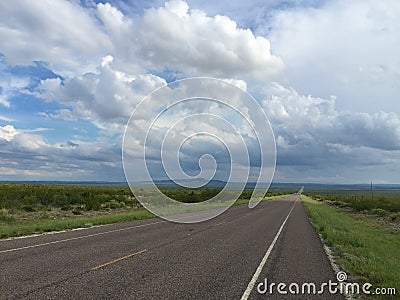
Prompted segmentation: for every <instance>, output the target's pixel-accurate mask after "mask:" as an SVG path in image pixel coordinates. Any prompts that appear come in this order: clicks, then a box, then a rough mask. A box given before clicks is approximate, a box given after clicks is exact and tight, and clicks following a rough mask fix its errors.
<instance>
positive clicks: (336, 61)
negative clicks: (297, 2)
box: [264, 0, 400, 114]
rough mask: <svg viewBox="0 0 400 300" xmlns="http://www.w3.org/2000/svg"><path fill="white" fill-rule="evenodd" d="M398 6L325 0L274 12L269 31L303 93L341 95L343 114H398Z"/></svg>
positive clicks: (391, 0) (287, 77) (287, 78)
mask: <svg viewBox="0 0 400 300" xmlns="http://www.w3.org/2000/svg"><path fill="white" fill-rule="evenodd" d="M399 14H400V2H399V1H396V0H388V1H380V2H379V3H376V2H375V1H369V0H368V1H364V0H356V1H346V0H334V1H325V2H323V3H321V4H320V5H319V6H318V7H307V6H306V7H304V6H298V7H296V8H292V9H282V10H278V11H275V12H273V14H272V18H271V19H270V22H269V23H268V24H264V26H265V32H266V33H267V34H268V36H269V39H270V40H271V45H272V49H273V50H274V52H275V53H276V54H277V55H279V56H280V57H282V59H283V60H284V62H285V65H286V68H285V71H284V75H283V76H282V77H281V79H280V80H282V82H286V83H287V84H289V85H290V86H292V87H294V88H295V89H296V90H298V91H300V92H301V93H304V94H308V93H310V94H312V95H319V96H321V97H325V98H326V97H329V96H330V95H336V96H337V105H338V107H340V108H341V109H349V110H353V111H354V110H356V111H365V112H370V113H373V112H377V111H379V110H385V111H394V112H396V113H398V114H399V113H400V110H399V106H398V105H397V103H398V97H399V93H398V91H399V88H400V85H399V82H400V61H399V60H398V52H399V49H400V39H399V38H398V33H399V32H400V19H399V18H398V15H399Z"/></svg>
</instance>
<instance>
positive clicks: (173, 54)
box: [97, 1, 283, 78]
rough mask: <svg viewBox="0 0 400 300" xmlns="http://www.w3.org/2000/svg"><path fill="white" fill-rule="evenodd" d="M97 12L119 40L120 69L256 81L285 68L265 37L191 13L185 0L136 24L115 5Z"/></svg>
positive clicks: (100, 7)
mask: <svg viewBox="0 0 400 300" xmlns="http://www.w3.org/2000/svg"><path fill="white" fill-rule="evenodd" d="M97 10H98V16H99V18H100V19H101V20H102V22H103V23H104V24H105V26H106V28H107V30H108V32H109V35H110V37H111V39H112V41H113V44H114V55H115V61H116V63H118V64H119V67H122V66H125V67H128V68H133V66H135V65H137V64H139V62H140V63H141V64H143V66H144V67H146V68H148V69H157V70H164V69H173V70H179V71H182V72H184V73H186V74H196V75H213V76H222V77H223V76H229V77H233V76H241V77H243V76H248V77H256V78H265V77H269V76H272V75H274V74H276V73H277V72H279V71H280V70H281V69H282V67H283V63H282V61H281V60H280V58H278V57H276V56H273V55H272V54H271V52H270V44H269V41H268V40H267V39H266V38H265V37H261V36H254V34H253V33H252V31H251V30H249V29H240V28H238V27H237V24H236V23H235V21H233V20H231V19H229V18H228V17H226V16H222V15H217V16H215V17H208V16H207V15H206V14H205V13H204V12H202V11H200V10H189V7H188V5H187V3H186V2H183V1H170V2H167V3H166V5H165V7H160V8H157V9H153V8H151V9H149V10H147V11H146V12H145V14H144V15H143V17H140V18H136V19H135V20H132V19H129V18H127V17H126V16H124V15H123V14H122V13H121V12H120V11H118V10H117V9H116V8H114V7H112V6H111V5H110V4H98V7H97Z"/></svg>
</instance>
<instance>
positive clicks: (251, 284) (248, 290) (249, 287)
mask: <svg viewBox="0 0 400 300" xmlns="http://www.w3.org/2000/svg"><path fill="white" fill-rule="evenodd" d="M296 202H297V200H295V201H294V203H293V206H292V208H291V210H290V211H289V213H288V215H287V216H286V219H285V220H284V221H283V223H282V225H281V227H280V228H279V230H278V232H277V233H276V235H275V237H274V239H273V241H272V243H271V245H269V247H268V250H267V252H265V255H264V257H263V259H262V260H261V262H260V264H259V265H258V268H257V270H256V271H255V273H254V275H253V277H252V278H251V280H250V282H249V284H248V285H247V288H246V290H245V291H244V293H243V295H242V297H241V298H240V299H241V300H247V299H248V298H249V296H250V293H251V291H252V290H253V288H254V285H255V284H256V281H257V279H258V276H260V273H261V271H262V269H263V268H264V265H265V263H266V262H267V259H268V257H269V255H270V254H271V252H272V249H273V248H274V246H275V244H276V241H277V240H278V238H279V235H280V234H281V232H282V230H283V227H285V224H286V221H287V220H288V219H289V216H290V214H291V213H292V210H293V208H294V206H295V205H296Z"/></svg>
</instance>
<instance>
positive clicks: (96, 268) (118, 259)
mask: <svg viewBox="0 0 400 300" xmlns="http://www.w3.org/2000/svg"><path fill="white" fill-rule="evenodd" d="M146 251H147V249H144V250H141V251H138V252H135V253H131V254H128V255H126V256H123V257H120V258H117V259H114V260H112V261H109V262H106V263H105V264H102V265H99V266H97V267H94V268H91V269H90V270H92V271H95V270H98V269H100V268H103V267H107V266H109V265H111V264H114V263H116V262H119V261H121V260H124V259H127V258H129V257H132V256H135V255H138V254H141V253H144V252H146Z"/></svg>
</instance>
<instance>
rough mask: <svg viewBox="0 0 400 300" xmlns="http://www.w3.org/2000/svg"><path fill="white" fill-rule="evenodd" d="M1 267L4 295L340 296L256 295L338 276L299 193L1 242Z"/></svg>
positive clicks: (0, 291)
mask: <svg viewBox="0 0 400 300" xmlns="http://www.w3.org/2000/svg"><path fill="white" fill-rule="evenodd" d="M0 266H1V269H0V298H4V299H284V298H287V299H342V297H341V296H339V295H336V296H334V295H331V294H328V293H327V291H328V290H327V288H326V289H325V293H324V294H322V295H309V294H306V295H292V294H290V293H289V294H288V295H282V294H280V293H278V291H277V290H276V288H275V289H273V290H272V292H273V293H272V294H271V293H269V292H268V291H267V292H266V293H265V294H262V293H259V292H258V291H257V287H258V286H259V289H260V291H261V292H263V288H264V287H265V284H262V283H263V282H264V283H265V280H267V283H268V284H270V283H272V282H273V283H275V284H276V285H277V284H278V283H281V282H282V283H286V284H287V286H288V285H289V284H290V283H297V284H298V285H299V287H301V284H302V283H310V282H312V283H314V284H316V287H317V288H318V287H319V285H320V284H321V283H323V282H328V281H329V280H331V281H335V280H336V275H335V274H334V272H333V270H332V268H331V266H330V263H329V261H328V259H327V257H326V255H325V252H324V250H323V247H322V244H321V242H320V240H319V238H318V235H317V234H316V233H315V231H314V230H313V228H312V227H311V225H310V222H309V220H308V217H307V215H306V213H305V210H304V208H303V206H302V204H301V202H300V201H299V196H298V195H292V196H290V197H287V198H283V199H280V200H273V201H267V202H262V203H260V204H259V205H258V206H257V207H256V208H255V209H248V208H247V206H246V205H241V206H235V207H232V208H230V209H229V210H228V211H227V212H225V213H224V214H222V215H220V216H219V217H217V218H215V219H212V220H209V221H206V222H201V223H196V224H177V223H170V222H166V221H163V220H161V219H157V218H155V219H148V220H142V221H135V222H126V223H119V224H113V225H107V226H101V227H95V228H90V229H85V230H75V231H67V232H62V233H55V234H47V235H40V236H36V237H28V238H20V239H13V240H4V241H0ZM275 287H276V286H275ZM286 291H288V288H286ZM335 297H336V298H335Z"/></svg>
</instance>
